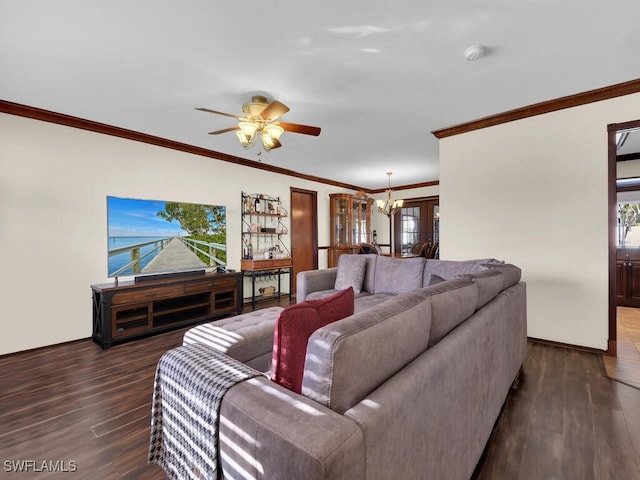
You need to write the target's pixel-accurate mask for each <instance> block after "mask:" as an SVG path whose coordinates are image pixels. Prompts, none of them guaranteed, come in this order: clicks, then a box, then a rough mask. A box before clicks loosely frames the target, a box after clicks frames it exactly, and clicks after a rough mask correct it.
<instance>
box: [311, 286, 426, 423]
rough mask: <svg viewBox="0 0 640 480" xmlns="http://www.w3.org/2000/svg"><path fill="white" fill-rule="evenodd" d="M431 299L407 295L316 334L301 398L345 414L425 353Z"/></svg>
mask: <svg viewBox="0 0 640 480" xmlns="http://www.w3.org/2000/svg"><path fill="white" fill-rule="evenodd" d="M430 329H431V306H430V299H428V298H424V297H421V296H419V295H415V294H411V293H403V294H400V295H395V296H393V297H391V298H388V299H386V301H384V302H382V303H381V304H380V305H378V306H377V307H376V308H371V309H368V310H366V311H364V312H360V313H356V314H354V315H352V316H350V317H348V318H345V319H343V320H340V321H339V322H334V323H332V324H330V325H327V326H325V327H322V328H319V329H318V330H316V331H315V332H314V333H313V334H312V335H311V337H310V338H309V344H308V346H307V356H306V359H305V364H304V376H303V379H302V395H304V396H306V397H308V398H311V399H313V400H315V401H317V402H319V403H321V404H322V405H325V406H327V407H329V408H331V409H332V410H334V411H336V412H338V413H344V412H345V411H346V410H348V409H349V408H351V407H352V406H353V405H355V404H356V403H358V402H360V401H361V400H362V399H363V398H365V396H366V395H368V394H369V393H370V392H372V391H373V390H375V389H376V388H377V387H378V386H379V385H381V384H382V383H383V382H384V381H386V380H387V379H388V378H389V377H391V376H392V375H394V374H395V373H396V372H398V371H399V370H400V369H402V368H403V367H404V366H405V365H407V364H408V363H409V362H411V361H412V360H413V359H414V358H416V357H417V356H418V355H420V354H421V353H422V352H424V351H425V350H426V348H427V345H428V342H429V332H430Z"/></svg>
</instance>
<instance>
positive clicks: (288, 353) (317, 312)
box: [271, 287, 354, 393]
mask: <svg viewBox="0 0 640 480" xmlns="http://www.w3.org/2000/svg"><path fill="white" fill-rule="evenodd" d="M353 309H354V295H353V288H351V287H349V288H347V289H345V290H341V291H339V292H337V293H335V294H334V295H331V296H330V297H326V298H323V299H320V300H308V301H306V302H302V303H297V304H295V305H292V306H290V307H287V308H285V309H284V310H283V311H282V312H280V316H279V317H278V320H277V321H276V327H275V331H274V334H273V353H272V358H271V362H272V365H271V380H272V381H274V382H276V383H278V384H280V385H282V386H283V387H285V388H288V389H289V390H292V391H294V392H296V393H300V392H301V385H302V372H303V370H304V361H305V360H304V359H305V354H306V352H307V341H308V340H309V337H310V336H311V334H312V333H313V332H314V331H315V330H317V329H318V328H320V327H322V326H324V325H327V324H329V323H331V322H335V321H337V320H340V319H342V318H345V317H348V316H349V315H352V314H353Z"/></svg>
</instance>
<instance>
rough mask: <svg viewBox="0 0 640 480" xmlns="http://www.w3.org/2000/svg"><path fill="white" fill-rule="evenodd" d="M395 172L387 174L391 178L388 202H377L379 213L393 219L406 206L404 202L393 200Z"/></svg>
mask: <svg viewBox="0 0 640 480" xmlns="http://www.w3.org/2000/svg"><path fill="white" fill-rule="evenodd" d="M392 173H393V172H387V177H389V188H387V199H386V200H376V204H377V206H378V212H380V213H382V214H384V215H386V216H387V217H389V218H391V217H392V216H393V215H394V214H395V213H396V212H397V211H398V210H400V209H401V208H402V205H404V200H393V199H392V198H391V194H392V193H393V191H392V190H391V174H392Z"/></svg>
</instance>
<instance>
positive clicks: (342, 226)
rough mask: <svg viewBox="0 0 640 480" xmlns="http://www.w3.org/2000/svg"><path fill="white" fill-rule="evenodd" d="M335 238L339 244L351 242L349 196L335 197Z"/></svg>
mask: <svg viewBox="0 0 640 480" xmlns="http://www.w3.org/2000/svg"><path fill="white" fill-rule="evenodd" d="M333 201H334V202H335V205H334V212H335V213H334V223H333V225H334V227H333V228H334V232H333V235H334V239H335V243H336V244H338V245H342V244H348V243H349V229H350V228H349V227H350V226H349V200H348V199H347V198H340V197H337V198H334V199H333Z"/></svg>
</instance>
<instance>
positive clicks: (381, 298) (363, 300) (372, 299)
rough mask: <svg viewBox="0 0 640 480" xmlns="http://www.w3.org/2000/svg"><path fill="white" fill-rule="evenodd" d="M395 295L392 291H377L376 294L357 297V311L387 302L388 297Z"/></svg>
mask: <svg viewBox="0 0 640 480" xmlns="http://www.w3.org/2000/svg"><path fill="white" fill-rule="evenodd" d="M392 297H395V295H392V294H390V293H377V294H375V295H361V296H358V297H356V306H355V313H358V312H363V311H365V310H368V309H370V308H372V307H375V306H376V305H380V304H381V303H382V302H385V301H386V300H387V299H389V298H392Z"/></svg>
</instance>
